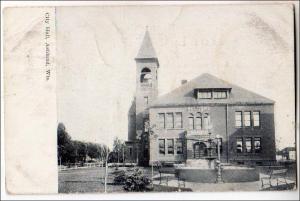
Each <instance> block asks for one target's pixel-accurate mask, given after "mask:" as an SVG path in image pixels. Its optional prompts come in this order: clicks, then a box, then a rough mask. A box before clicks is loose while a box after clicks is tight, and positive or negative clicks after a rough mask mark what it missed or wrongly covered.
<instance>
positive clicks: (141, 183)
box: [123, 168, 150, 191]
mask: <svg viewBox="0 0 300 201" xmlns="http://www.w3.org/2000/svg"><path fill="white" fill-rule="evenodd" d="M149 184H150V179H149V178H147V177H146V176H144V175H143V174H142V171H141V170H139V169H138V168H137V169H135V170H134V171H133V173H132V174H130V175H126V181H125V184H124V186H123V188H124V190H126V191H145V190H146V189H147V188H146V187H147V186H148V185H149Z"/></svg>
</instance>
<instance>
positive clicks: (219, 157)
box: [216, 135, 223, 183]
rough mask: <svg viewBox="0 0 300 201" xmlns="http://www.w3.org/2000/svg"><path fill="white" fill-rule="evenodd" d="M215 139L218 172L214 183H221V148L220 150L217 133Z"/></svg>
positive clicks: (219, 139) (219, 138)
mask: <svg viewBox="0 0 300 201" xmlns="http://www.w3.org/2000/svg"><path fill="white" fill-rule="evenodd" d="M216 139H217V149H218V151H217V152H218V160H217V166H218V172H217V179H216V183H223V179H222V167H221V153H220V152H221V150H220V141H221V137H220V136H219V135H217V136H216Z"/></svg>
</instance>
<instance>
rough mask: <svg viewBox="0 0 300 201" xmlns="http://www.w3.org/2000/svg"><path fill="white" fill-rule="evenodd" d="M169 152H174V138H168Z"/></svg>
mask: <svg viewBox="0 0 300 201" xmlns="http://www.w3.org/2000/svg"><path fill="white" fill-rule="evenodd" d="M167 142H168V154H174V140H173V139H168V140H167Z"/></svg>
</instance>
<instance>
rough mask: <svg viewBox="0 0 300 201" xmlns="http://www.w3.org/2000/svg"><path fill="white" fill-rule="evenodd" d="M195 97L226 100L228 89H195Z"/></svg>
mask: <svg viewBox="0 0 300 201" xmlns="http://www.w3.org/2000/svg"><path fill="white" fill-rule="evenodd" d="M194 92H195V93H194V94H195V97H196V98H197V99H226V98H227V97H228V93H229V90H228V89H221V88H218V89H214V88H213V89H203V88H202V89H201V88H200V89H195V90H194Z"/></svg>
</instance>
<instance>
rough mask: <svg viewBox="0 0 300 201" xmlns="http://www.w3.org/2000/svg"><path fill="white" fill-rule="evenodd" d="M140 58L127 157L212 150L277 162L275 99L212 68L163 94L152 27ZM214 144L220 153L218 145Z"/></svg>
mask: <svg viewBox="0 0 300 201" xmlns="http://www.w3.org/2000/svg"><path fill="white" fill-rule="evenodd" d="M135 60H136V96H135V99H134V101H133V102H132V105H131V108H130V110H129V113H128V118H129V125H128V141H127V142H126V145H127V148H126V161H127V162H137V163H138V164H139V165H145V166H146V165H150V164H151V163H153V162H169V163H185V162H187V161H189V160H198V159H203V158H207V157H208V156H209V154H212V152H210V150H212V146H213V147H215V144H213V143H209V142H210V141H209V140H210V139H214V138H216V136H218V140H219V143H220V153H221V161H222V162H224V163H238V164H265V163H270V162H274V161H275V160H276V159H275V157H276V155H275V153H276V151H275V129H274V101H272V100H270V99H268V98H265V97H263V96H261V95H258V94H256V93H253V92H251V91H248V90H246V89H243V88H241V87H239V86H236V85H233V84H231V83H229V82H226V81H224V80H221V79H219V78H217V77H215V76H213V75H210V74H202V75H200V76H198V77H196V78H195V79H193V80H191V81H188V82H187V81H186V80H183V81H182V83H181V85H180V86H179V87H178V88H177V89H175V90H173V91H171V92H170V93H168V94H166V95H163V96H161V97H158V84H157V83H158V82H157V81H158V77H159V76H158V69H159V67H160V66H159V61H158V58H157V56H156V53H155V50H154V48H153V45H152V42H151V39H150V36H149V32H148V31H146V34H145V36H144V39H143V42H142V46H141V48H140V50H139V52H138V55H137V57H136V58H135ZM213 150H214V154H215V152H216V149H213Z"/></svg>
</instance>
